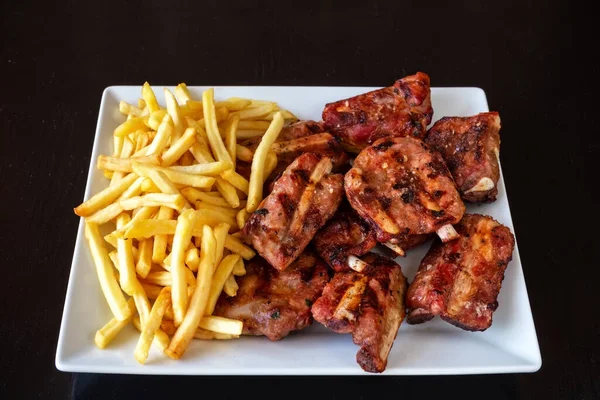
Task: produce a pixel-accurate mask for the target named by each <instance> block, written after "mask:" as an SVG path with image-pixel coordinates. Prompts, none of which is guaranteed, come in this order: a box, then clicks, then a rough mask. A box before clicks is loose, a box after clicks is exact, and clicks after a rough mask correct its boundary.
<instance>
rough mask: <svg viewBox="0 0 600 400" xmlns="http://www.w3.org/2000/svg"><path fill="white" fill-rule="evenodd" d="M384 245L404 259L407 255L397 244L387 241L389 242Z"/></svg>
mask: <svg viewBox="0 0 600 400" xmlns="http://www.w3.org/2000/svg"><path fill="white" fill-rule="evenodd" d="M383 245H384V246H385V247H387V248H389V249H391V250H392V251H393V252H394V253H396V254H398V255H399V256H400V257H404V256H405V255H406V253H405V252H404V250H402V247H400V246H398V245H397V244H395V243H392V242H390V241H387V242H385V243H383Z"/></svg>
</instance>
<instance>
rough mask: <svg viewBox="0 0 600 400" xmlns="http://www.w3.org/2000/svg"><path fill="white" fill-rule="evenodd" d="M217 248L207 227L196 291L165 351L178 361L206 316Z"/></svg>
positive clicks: (203, 237)
mask: <svg viewBox="0 0 600 400" xmlns="http://www.w3.org/2000/svg"><path fill="white" fill-rule="evenodd" d="M215 246H216V240H215V237H214V235H213V232H212V229H211V228H210V227H208V226H206V225H205V226H204V227H203V233H202V246H201V247H200V266H199V267H198V275H197V277H196V282H197V283H196V289H195V290H194V293H193V294H192V298H191V300H190V303H189V307H188V310H187V313H186V314H185V318H184V320H183V322H182V323H181V325H179V327H178V328H177V331H176V332H175V335H173V338H172V340H171V343H170V344H169V347H168V348H167V349H166V350H165V353H166V354H167V355H168V356H169V357H171V358H174V359H178V358H180V357H181V356H182V355H183V353H184V352H185V350H186V349H187V347H188V345H189V343H190V341H191V340H192V338H193V337H194V334H195V333H196V329H197V328H198V324H199V323H200V322H201V320H202V317H203V315H204V310H206V304H207V302H208V296H209V294H210V286H211V278H212V274H213V270H214V263H215ZM174 310H175V309H174ZM175 325H177V323H175ZM226 333H229V332H226Z"/></svg>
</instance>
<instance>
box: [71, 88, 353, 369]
mask: <svg viewBox="0 0 600 400" xmlns="http://www.w3.org/2000/svg"><path fill="white" fill-rule="evenodd" d="M164 94H165V106H164V107H163V106H161V105H160V104H159V102H158V101H157V98H156V95H155V93H154V91H153V89H152V88H151V87H150V85H148V84H147V83H146V84H145V85H144V86H143V88H142V98H140V99H139V101H138V102H137V104H136V105H134V104H129V103H126V102H124V101H122V102H121V103H120V106H119V109H120V111H121V112H122V113H123V114H124V115H126V116H127V120H126V121H124V122H123V123H122V124H121V125H119V126H118V127H117V128H116V129H115V131H114V135H113V144H114V146H113V153H112V154H111V155H102V156H100V157H99V158H98V163H97V165H98V168H99V169H102V170H103V171H104V175H105V176H106V177H107V178H108V179H110V183H109V184H108V187H107V188H105V189H104V190H102V191H100V192H99V193H96V194H95V195H93V196H92V197H91V198H89V199H88V200H86V201H85V202H84V203H83V204H81V205H80V206H78V207H76V208H75V213H76V214H77V215H78V216H81V217H83V218H85V236H86V239H87V241H88V243H89V245H90V249H91V253H92V259H93V261H94V264H95V265H96V270H97V274H98V278H99V280H100V287H101V289H102V292H103V294H104V296H105V298H106V300H107V303H108V305H109V308H110V310H111V312H112V314H113V315H114V318H113V319H112V320H110V321H108V323H107V324H106V325H105V326H104V327H102V328H100V329H99V330H98V332H97V333H96V337H95V342H96V345H97V346H98V347H99V348H105V347H107V346H108V345H109V344H110V342H111V341H112V340H113V339H114V337H116V335H117V334H118V333H119V332H120V331H121V330H122V329H123V328H124V327H125V326H126V325H128V324H130V323H133V324H134V326H135V327H136V328H137V329H138V330H139V331H140V337H139V340H138V344H137V346H136V349H135V353H134V356H135V358H136V360H138V361H139V362H140V363H145V362H146V360H147V358H148V354H149V349H150V346H151V344H152V343H154V344H155V346H156V347H157V348H158V349H159V350H160V351H161V352H163V353H164V354H166V355H167V356H169V357H171V358H174V359H178V358H180V357H181V356H182V355H183V354H184V353H185V351H186V349H187V347H188V346H189V343H190V341H191V340H192V339H194V338H196V339H232V338H237V337H239V335H240V334H241V333H242V330H243V323H242V322H241V321H239V320H236V319H228V318H224V317H218V316H215V315H213V311H214V308H215V306H216V303H217V300H218V298H219V296H220V295H221V293H222V292H224V293H226V295H224V296H231V297H233V296H235V295H236V290H237V285H238V284H237V282H236V278H237V279H239V278H238V277H239V276H243V275H244V273H245V269H244V260H250V259H251V258H252V257H254V255H255V252H254V250H253V249H251V248H250V247H248V246H246V245H245V244H243V243H242V241H241V240H240V239H239V237H238V236H234V234H235V233H236V232H237V231H239V229H240V227H239V225H240V224H238V220H243V215H244V213H246V212H247V209H248V208H249V207H252V206H253V204H254V205H258V203H260V202H261V201H262V194H261V190H260V189H261V188H262V185H263V183H264V177H265V176H268V173H267V172H268V171H266V170H267V169H268V168H269V167H270V168H271V170H272V169H273V168H274V166H275V164H276V161H277V159H276V155H275V154H274V153H273V152H272V151H271V150H270V147H271V145H272V143H273V141H274V140H275V139H276V138H277V135H278V134H279V133H280V131H281V130H282V128H283V126H284V124H286V123H289V122H294V121H295V120H296V118H295V117H294V116H293V114H291V113H290V112H289V111H286V110H281V109H279V107H278V106H277V105H276V104H275V103H272V102H265V101H257V100H249V99H239V98H234V99H228V100H225V101H221V102H217V101H215V100H214V98H213V90H212V89H209V90H207V91H205V92H204V93H202V101H198V100H194V99H192V97H191V94H190V92H189V90H188V89H187V86H186V85H185V84H180V85H179V86H177V88H176V89H175V94H173V93H172V92H170V91H169V90H166V89H165V92H164ZM250 127H254V128H260V129H261V131H260V137H259V140H258V144H257V146H256V151H255V152H254V154H249V155H248V154H244V153H243V152H242V153H241V154H239V155H238V154H237V150H238V148H237V139H238V136H239V137H244V136H246V135H248V133H247V130H248V128H250ZM238 128H239V129H238ZM241 150H242V151H243V149H241ZM238 157H244V159H245V160H246V161H247V162H249V163H252V169H251V172H250V173H249V175H248V178H247V179H246V178H244V177H243V176H241V175H240V174H239V173H238V172H237V170H236V161H237V160H236V159H237V158H238ZM269 160H272V161H270V162H269ZM340 185H341V184H340ZM240 216H241V217H240ZM238 217H239V218H238ZM100 225H107V226H108V227H109V232H110V233H109V234H108V235H106V236H104V237H102V236H101V234H100V229H99V227H100ZM241 225H243V223H242V224H241ZM110 230H112V232H111V231H110ZM319 293H320V292H319Z"/></svg>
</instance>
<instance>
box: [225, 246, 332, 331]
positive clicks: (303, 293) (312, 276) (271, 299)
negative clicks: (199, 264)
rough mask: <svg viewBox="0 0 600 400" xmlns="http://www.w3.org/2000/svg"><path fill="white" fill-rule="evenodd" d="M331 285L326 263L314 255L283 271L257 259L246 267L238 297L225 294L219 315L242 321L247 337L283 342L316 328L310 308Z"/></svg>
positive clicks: (240, 279) (309, 252)
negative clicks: (301, 330)
mask: <svg viewBox="0 0 600 400" xmlns="http://www.w3.org/2000/svg"><path fill="white" fill-rule="evenodd" d="M327 281H329V275H328V273H327V267H326V265H325V263H324V262H323V261H322V260H320V259H319V258H318V257H317V256H316V255H315V254H314V253H312V252H311V251H305V252H304V253H302V254H300V256H299V257H298V258H297V259H296V261H294V262H293V263H292V264H291V265H290V266H289V267H287V268H286V269H285V270H283V271H278V270H276V269H275V268H273V267H271V266H270V265H269V263H267V262H266V261H265V260H264V259H263V258H261V257H254V258H253V259H252V260H251V261H249V262H248V263H247V264H246V274H245V275H244V276H241V277H239V278H238V279H237V283H238V285H239V289H238V290H237V295H236V296H235V297H230V296H228V295H226V294H221V298H220V299H219V302H218V303H217V307H216V308H215V315H220V316H222V317H226V318H232V319H236V320H240V321H242V322H243V323H244V330H243V334H244V335H265V336H266V337H268V338H269V339H271V340H279V339H282V338H283V337H285V336H287V335H288V334H289V333H290V332H291V331H296V330H300V329H304V328H306V327H308V326H309V325H311V324H312V314H311V312H310V306H311V305H312V304H313V303H314V302H315V301H316V300H317V298H318V297H319V296H321V292H322V291H323V288H324V287H325V284H327Z"/></svg>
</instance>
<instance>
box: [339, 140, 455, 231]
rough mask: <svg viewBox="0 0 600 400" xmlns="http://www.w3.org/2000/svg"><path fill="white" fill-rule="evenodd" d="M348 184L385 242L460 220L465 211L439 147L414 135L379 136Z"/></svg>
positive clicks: (360, 211) (362, 212)
mask: <svg viewBox="0 0 600 400" xmlns="http://www.w3.org/2000/svg"><path fill="white" fill-rule="evenodd" d="M344 187H345V190H346V196H347V197H348V200H349V201H350V204H351V205H352V207H353V208H354V209H355V210H356V211H357V212H358V214H359V215H360V216H361V217H362V218H364V219H365V220H367V221H368V222H369V223H370V224H371V226H372V227H373V229H374V230H375V233H376V235H377V240H378V241H380V242H386V241H388V240H390V239H392V238H397V239H398V235H401V236H402V235H415V234H418V235H424V234H428V233H431V232H435V231H436V230H438V229H439V228H440V227H442V226H443V225H446V224H455V223H456V222H458V221H459V220H460V219H461V217H462V215H463V213H464V211H465V205H464V204H463V202H462V200H461V199H460V196H459V194H458V192H457V191H456V187H455V186H454V181H453V180H452V177H451V176H450V172H449V171H448V168H447V167H446V164H445V163H444V160H442V157H441V156H440V155H439V153H437V152H434V151H431V150H430V149H429V147H427V145H426V144H425V143H423V142H422V141H420V140H418V139H414V138H409V137H406V138H402V137H395V138H383V139H379V140H378V141H376V142H375V143H373V145H371V146H369V147H367V148H365V149H364V150H363V151H361V152H360V154H359V155H358V156H357V157H356V159H355V160H354V165H353V167H352V168H351V169H350V171H348V173H346V177H345V180H344ZM398 240H399V239H398Z"/></svg>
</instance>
